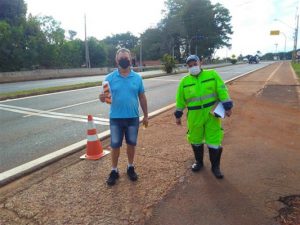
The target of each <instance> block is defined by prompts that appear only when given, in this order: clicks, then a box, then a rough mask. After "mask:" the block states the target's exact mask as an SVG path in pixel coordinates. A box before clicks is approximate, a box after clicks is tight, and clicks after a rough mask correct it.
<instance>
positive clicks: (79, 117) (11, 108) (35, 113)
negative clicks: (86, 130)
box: [0, 104, 109, 125]
mask: <svg viewBox="0 0 300 225" xmlns="http://www.w3.org/2000/svg"><path fill="white" fill-rule="evenodd" d="M0 109H2V110H5V111H11V112H16V113H21V114H27V115H32V116H40V117H49V118H57V119H65V120H72V121H77V122H85V123H86V122H87V118H86V116H82V115H75V114H67V113H53V112H47V111H45V112H43V111H41V110H35V109H29V108H23V107H18V106H9V105H2V104H0ZM94 123H95V124H101V125H109V119H105V118H98V117H94Z"/></svg>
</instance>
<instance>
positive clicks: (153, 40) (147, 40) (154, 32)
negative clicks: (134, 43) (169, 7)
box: [136, 28, 162, 60]
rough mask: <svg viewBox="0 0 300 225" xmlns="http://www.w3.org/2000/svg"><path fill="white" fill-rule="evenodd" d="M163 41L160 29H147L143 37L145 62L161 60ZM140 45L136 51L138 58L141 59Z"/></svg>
mask: <svg viewBox="0 0 300 225" xmlns="http://www.w3.org/2000/svg"><path fill="white" fill-rule="evenodd" d="M161 39H162V31H161V30H159V29H153V28H150V29H147V30H146V31H145V32H144V33H143V34H142V35H141V40H142V49H145V50H146V51H143V59H144V60H157V59H160V58H161V55H162V54H161V53H162V52H161V47H162V44H161ZM139 48H140V45H139V46H138V47H137V49H136V52H137V53H136V54H137V57H138V58H139V57H140V52H139Z"/></svg>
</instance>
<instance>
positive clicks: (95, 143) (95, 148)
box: [80, 115, 109, 160]
mask: <svg viewBox="0 0 300 225" xmlns="http://www.w3.org/2000/svg"><path fill="white" fill-rule="evenodd" d="M108 153H109V151H106V150H103V149H102V145H101V142H100V140H99V138H98V135H97V130H96V126H95V124H94V121H93V117H92V115H88V131H87V145H86V154H84V155H83V156H81V157H80V158H81V159H93V160H96V159H100V158H102V157H103V156H105V155H107V154H108Z"/></svg>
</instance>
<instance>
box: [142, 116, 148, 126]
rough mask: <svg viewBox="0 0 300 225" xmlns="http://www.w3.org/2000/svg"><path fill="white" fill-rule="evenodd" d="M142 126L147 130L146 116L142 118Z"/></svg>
mask: <svg viewBox="0 0 300 225" xmlns="http://www.w3.org/2000/svg"><path fill="white" fill-rule="evenodd" d="M142 122H143V126H144V127H145V128H147V127H148V116H146V117H145V116H144V118H143V121H142Z"/></svg>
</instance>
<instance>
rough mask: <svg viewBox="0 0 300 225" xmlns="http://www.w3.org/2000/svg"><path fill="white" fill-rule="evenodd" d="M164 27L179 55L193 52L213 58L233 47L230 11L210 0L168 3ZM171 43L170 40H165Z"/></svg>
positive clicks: (163, 21) (177, 0) (179, 0)
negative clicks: (217, 51)
mask: <svg viewBox="0 0 300 225" xmlns="http://www.w3.org/2000/svg"><path fill="white" fill-rule="evenodd" d="M166 7H167V9H166V11H165V18H164V19H163V20H162V23H161V25H160V26H161V27H162V28H163V29H166V30H167V31H168V32H164V34H165V35H166V36H167V35H169V34H170V33H171V34H172V37H173V38H174V43H175V46H176V48H177V52H178V55H180V54H181V56H182V57H185V56H186V55H188V54H189V52H191V53H194V54H195V53H196V50H197V53H198V54H199V53H200V52H201V55H204V56H206V57H209V56H211V55H212V54H213V53H214V51H215V50H216V49H218V48H221V47H223V46H228V45H230V44H229V43H228V41H229V40H230V35H231V34H232V27H231V25H230V20H231V16H230V14H229V11H228V10H227V9H226V8H224V7H223V6H222V5H221V4H219V3H217V4H215V5H213V4H211V2H210V1H209V0H185V1H184V0H167V1H166ZM164 40H165V41H169V42H170V38H165V39H164Z"/></svg>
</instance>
